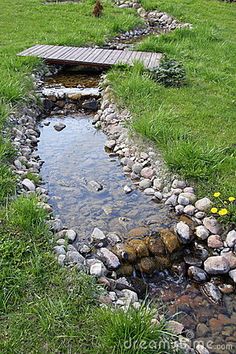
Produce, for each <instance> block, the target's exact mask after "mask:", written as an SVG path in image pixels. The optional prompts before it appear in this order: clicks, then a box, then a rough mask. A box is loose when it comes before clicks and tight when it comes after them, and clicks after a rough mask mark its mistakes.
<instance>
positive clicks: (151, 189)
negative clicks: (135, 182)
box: [143, 188, 155, 195]
mask: <svg viewBox="0 0 236 354" xmlns="http://www.w3.org/2000/svg"><path fill="white" fill-rule="evenodd" d="M143 193H144V194H146V195H154V193H155V190H154V189H153V188H146V189H144V191H143Z"/></svg>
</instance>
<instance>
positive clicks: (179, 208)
mask: <svg viewBox="0 0 236 354" xmlns="http://www.w3.org/2000/svg"><path fill="white" fill-rule="evenodd" d="M183 212H184V206H183V205H180V204H179V205H176V207H175V213H176V215H181V214H183Z"/></svg>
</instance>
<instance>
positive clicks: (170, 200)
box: [93, 85, 236, 302]
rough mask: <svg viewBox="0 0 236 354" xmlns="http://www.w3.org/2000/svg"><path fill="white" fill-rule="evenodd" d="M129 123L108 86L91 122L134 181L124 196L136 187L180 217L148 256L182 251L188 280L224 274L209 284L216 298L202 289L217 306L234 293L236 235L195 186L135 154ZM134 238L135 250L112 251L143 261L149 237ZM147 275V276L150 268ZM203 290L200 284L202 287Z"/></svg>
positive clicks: (148, 153)
mask: <svg viewBox="0 0 236 354" xmlns="http://www.w3.org/2000/svg"><path fill="white" fill-rule="evenodd" d="M130 119H131V117H130V115H129V113H128V112H127V111H126V110H124V111H120V112H119V110H118V109H117V107H116V104H115V102H114V100H113V99H112V94H111V87H110V86H109V85H108V86H107V87H106V88H105V89H104V91H103V94H102V103H101V110H99V111H98V113H97V114H96V115H95V117H94V122H93V123H94V124H95V126H96V127H97V128H101V129H102V130H103V131H104V132H105V133H106V134H107V135H108V141H107V143H106V147H108V148H109V149H111V150H112V151H113V152H114V153H115V154H117V155H118V156H119V157H120V159H121V160H120V162H121V164H122V165H123V170H124V173H125V174H127V175H129V176H130V178H131V180H132V182H133V185H132V186H127V188H126V190H125V192H126V193H129V192H130V191H131V190H132V188H139V189H141V190H142V191H143V193H145V194H146V195H149V196H152V198H153V200H155V202H164V203H165V204H166V205H168V206H169V207H170V208H171V209H172V210H173V211H175V213H176V215H179V216H180V221H179V222H178V223H177V224H176V227H175V228H174V230H171V231H170V230H169V231H168V233H167V232H166V231H165V230H163V231H161V232H160V239H159V240H158V242H159V250H157V251H156V254H155V252H153V251H151V253H152V255H153V256H157V255H159V256H160V255H162V256H164V255H166V254H169V255H172V254H175V253H176V254H178V252H179V250H180V249H182V250H183V251H182V252H183V258H184V261H185V263H186V265H187V266H188V270H187V273H188V276H189V277H190V278H191V279H193V280H194V281H196V282H200V283H203V282H207V281H210V280H211V277H212V276H213V277H215V276H222V275H223V278H222V279H224V282H225V284H224V286H221V287H220V288H218V287H217V285H214V284H213V287H212V286H210V288H214V290H215V292H214V294H216V293H217V296H216V297H215V298H214V295H213V294H209V291H205V292H206V293H208V295H211V296H210V298H211V299H212V300H213V301H216V302H217V301H219V300H220V299H221V297H222V296H221V295H220V291H221V292H222V293H226V292H232V291H234V283H235V280H236V279H235V272H236V270H235V269H236V255H235V251H236V231H235V230H231V231H229V232H225V231H224V229H223V228H222V226H221V225H220V224H219V223H218V221H217V220H216V219H215V218H214V217H212V216H208V214H209V211H210V209H211V206H212V202H211V201H210V199H208V198H207V197H205V198H202V199H200V200H197V196H196V195H195V193H194V188H192V187H191V186H189V185H187V183H186V181H182V180H178V179H174V180H172V181H171V176H170V175H169V174H168V172H167V170H166V169H165V168H164V164H163V161H162V160H161V159H159V160H155V158H154V159H153V156H155V153H154V152H153V151H141V152H139V151H138V149H137V147H135V146H134V140H133V139H132V137H131V138H130V134H129V130H128V128H126V127H125V125H127V124H126V123H127V122H128V121H129V120H130ZM155 157H156V156H155ZM138 236H139V238H140V236H142V238H143V240H142V241H139V242H136V246H134V243H135V242H134V243H133V246H132V245H131V244H130V242H129V244H127V245H123V246H122V247H123V249H122V247H121V245H119V250H118V251H117V250H116V253H117V254H123V258H124V259H125V260H127V259H129V258H130V259H134V258H135V259H138V260H141V261H142V258H143V257H144V258H145V257H147V256H148V255H149V252H150V247H149V252H148V250H147V248H148V245H147V243H148V242H150V239H149V238H148V237H149V236H150V235H148V234H146V235H145V232H144V233H143V234H142V233H141V234H139V235H138ZM146 236H147V238H145V237H146ZM133 238H135V237H133ZM136 238H138V237H137V235H136ZM137 247H138V249H136V248H137ZM140 248H142V252H141V251H140ZM161 250H163V253H162V251H161ZM113 251H114V250H113ZM114 252H115V251H114ZM140 252H141V253H140ZM134 255H136V257H135V256H134ZM174 258H176V257H174ZM180 258H181V257H180ZM131 263H132V262H131ZM155 265H156V263H155V262H154V263H152V265H151V269H153V270H154V269H155ZM141 268H142V267H141ZM147 273H150V270H149V271H147ZM225 275H227V276H228V277H227V278H226V277H225ZM207 287H208V286H207V285H204V287H203V289H206V288H207ZM210 293H211V292H210Z"/></svg>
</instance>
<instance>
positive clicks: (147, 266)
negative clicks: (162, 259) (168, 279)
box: [139, 257, 156, 274]
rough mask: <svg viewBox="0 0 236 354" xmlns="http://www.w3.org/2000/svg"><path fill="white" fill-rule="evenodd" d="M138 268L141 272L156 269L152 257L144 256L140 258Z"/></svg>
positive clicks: (149, 272)
mask: <svg viewBox="0 0 236 354" xmlns="http://www.w3.org/2000/svg"><path fill="white" fill-rule="evenodd" d="M139 269H140V271H141V272H143V273H147V274H152V273H153V272H154V270H155V269H156V262H155V259H154V258H153V257H144V258H142V259H141V260H140V263H139Z"/></svg>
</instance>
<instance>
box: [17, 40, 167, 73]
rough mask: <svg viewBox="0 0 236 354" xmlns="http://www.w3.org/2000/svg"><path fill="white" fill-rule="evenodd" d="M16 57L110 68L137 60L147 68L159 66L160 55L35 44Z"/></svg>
mask: <svg viewBox="0 0 236 354" xmlns="http://www.w3.org/2000/svg"><path fill="white" fill-rule="evenodd" d="M18 55H19V56H36V57H39V58H42V59H44V60H46V61H48V62H50V61H51V62H52V63H60V64H63V63H64V64H72V65H76V64H90V65H103V66H112V65H114V64H118V63H121V64H130V65H131V64H133V63H134V62H135V61H136V60H137V61H141V62H142V63H143V64H144V66H145V67H147V68H152V67H154V66H157V65H159V63H160V58H161V54H160V53H150V52H140V51H128V50H119V49H102V48H92V47H70V46H54V45H47V44H45V45H40V44H36V45H34V46H33V47H31V48H28V49H26V50H24V51H22V52H21V53H19V54H18Z"/></svg>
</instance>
